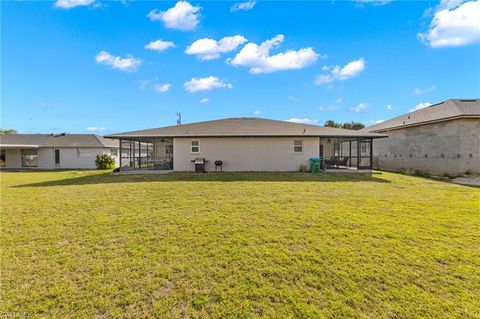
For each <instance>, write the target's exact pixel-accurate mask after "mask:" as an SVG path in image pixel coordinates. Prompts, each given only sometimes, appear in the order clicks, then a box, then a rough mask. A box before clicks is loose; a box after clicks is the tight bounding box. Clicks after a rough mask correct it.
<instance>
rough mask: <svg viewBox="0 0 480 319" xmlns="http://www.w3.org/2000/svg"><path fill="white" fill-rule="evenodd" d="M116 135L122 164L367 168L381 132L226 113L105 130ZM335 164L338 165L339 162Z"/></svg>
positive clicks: (247, 168) (211, 167)
mask: <svg viewBox="0 0 480 319" xmlns="http://www.w3.org/2000/svg"><path fill="white" fill-rule="evenodd" d="M106 137H107V138H113V139H119V140H120V146H121V147H120V151H119V154H120V156H121V167H120V169H121V170H134V169H158V170H174V171H194V170H195V168H196V166H195V164H194V163H193V162H192V161H195V160H196V159H204V160H205V161H206V170H207V171H214V170H215V169H220V167H216V165H215V162H217V163H219V161H221V162H222V166H221V169H222V170H224V171H298V170H299V169H300V167H301V166H306V167H307V168H309V167H310V163H309V159H310V158H312V157H322V158H323V159H324V160H325V163H327V162H329V163H330V165H331V167H336V168H343V169H357V168H358V169H371V163H372V161H371V159H372V151H371V145H372V140H373V139H376V138H382V137H386V135H384V134H378V133H369V132H360V131H353V130H345V129H340V128H331V127H324V126H317V125H307V124H298V123H290V122H285V121H276V120H269V119H261V118H227V119H220V120H213V121H206V122H198V123H191V124H182V125H175V126H167V127H160V128H154V129H147V130H141V131H133V132H126V133H118V134H112V135H108V136H106ZM337 164H338V165H337Z"/></svg>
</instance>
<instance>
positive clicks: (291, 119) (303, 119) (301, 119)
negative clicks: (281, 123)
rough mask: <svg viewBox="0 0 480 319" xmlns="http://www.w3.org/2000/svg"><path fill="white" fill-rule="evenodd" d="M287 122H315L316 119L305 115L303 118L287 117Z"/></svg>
mask: <svg viewBox="0 0 480 319" xmlns="http://www.w3.org/2000/svg"><path fill="white" fill-rule="evenodd" d="M287 122H291V123H300V124H315V123H317V122H318V120H312V119H309V118H307V117H305V118H289V119H288V120H287Z"/></svg>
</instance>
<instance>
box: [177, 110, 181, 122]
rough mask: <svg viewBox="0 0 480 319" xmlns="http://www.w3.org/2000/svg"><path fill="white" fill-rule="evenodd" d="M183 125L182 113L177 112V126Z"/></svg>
mask: <svg viewBox="0 0 480 319" xmlns="http://www.w3.org/2000/svg"><path fill="white" fill-rule="evenodd" d="M181 124H182V113H180V112H177V125H181Z"/></svg>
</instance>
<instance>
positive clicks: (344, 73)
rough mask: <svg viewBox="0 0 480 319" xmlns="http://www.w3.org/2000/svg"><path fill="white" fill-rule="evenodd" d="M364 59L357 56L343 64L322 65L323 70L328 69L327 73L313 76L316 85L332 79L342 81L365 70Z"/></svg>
mask: <svg viewBox="0 0 480 319" xmlns="http://www.w3.org/2000/svg"><path fill="white" fill-rule="evenodd" d="M366 63H367V62H366V61H365V59H364V58H359V59H358V60H354V61H351V62H348V63H347V64H346V65H345V66H343V67H341V66H339V65H335V66H324V67H323V68H322V70H323V71H328V73H327V74H322V75H319V76H317V77H316V78H315V81H314V83H315V84H316V85H322V84H327V83H331V82H333V81H344V80H348V79H352V78H354V77H356V76H358V75H359V74H360V73H362V72H363V70H365V65H366Z"/></svg>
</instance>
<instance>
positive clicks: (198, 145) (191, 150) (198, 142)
mask: <svg viewBox="0 0 480 319" xmlns="http://www.w3.org/2000/svg"><path fill="white" fill-rule="evenodd" d="M193 142H197V145H193ZM194 147H196V148H197V151H194V150H193V148H194ZM190 153H192V154H198V153H200V140H191V141H190Z"/></svg>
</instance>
